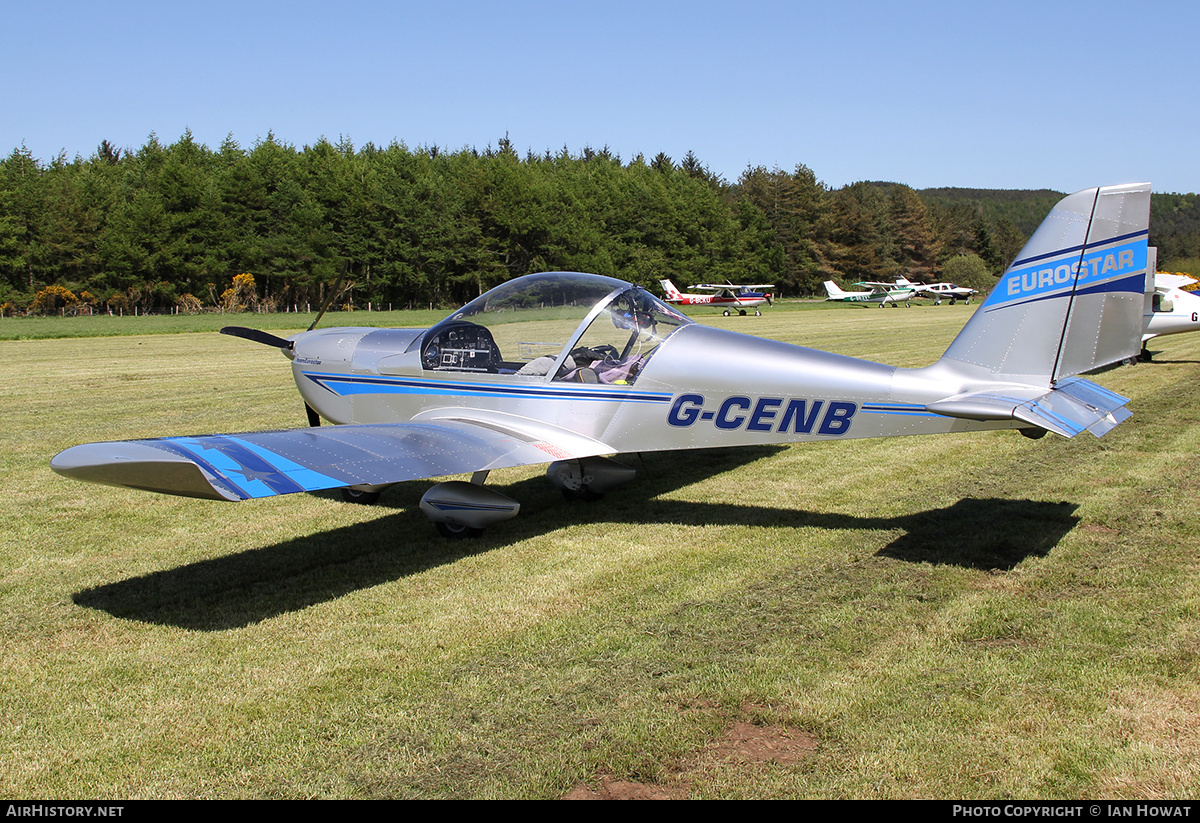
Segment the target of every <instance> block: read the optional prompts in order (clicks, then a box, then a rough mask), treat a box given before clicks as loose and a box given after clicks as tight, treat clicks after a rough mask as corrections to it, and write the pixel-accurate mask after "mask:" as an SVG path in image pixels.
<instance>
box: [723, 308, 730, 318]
mask: <svg viewBox="0 0 1200 823" xmlns="http://www.w3.org/2000/svg"><path fill="white" fill-rule="evenodd" d="M722 314H724V315H725V316H726V317H728V316H729V309H726V310H725V311H723V312H722Z"/></svg>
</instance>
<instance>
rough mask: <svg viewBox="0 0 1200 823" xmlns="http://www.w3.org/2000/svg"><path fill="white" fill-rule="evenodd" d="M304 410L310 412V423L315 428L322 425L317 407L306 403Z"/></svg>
mask: <svg viewBox="0 0 1200 823" xmlns="http://www.w3.org/2000/svg"><path fill="white" fill-rule="evenodd" d="M304 411H305V412H306V413H307V414H308V425H310V426H312V427H313V428H314V429H315V428H316V427H317V426H319V425H321V415H319V414H317V412H316V409H314V408H313V407H312V406H310V405H308V404H307V403H305V404H304Z"/></svg>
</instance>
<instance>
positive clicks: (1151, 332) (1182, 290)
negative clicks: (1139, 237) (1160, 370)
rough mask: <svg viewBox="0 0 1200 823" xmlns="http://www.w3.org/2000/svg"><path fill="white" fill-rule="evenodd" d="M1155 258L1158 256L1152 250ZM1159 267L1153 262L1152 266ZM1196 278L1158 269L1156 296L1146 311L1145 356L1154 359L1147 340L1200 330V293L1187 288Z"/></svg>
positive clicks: (1147, 358)
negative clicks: (1147, 346) (1147, 345)
mask: <svg viewBox="0 0 1200 823" xmlns="http://www.w3.org/2000/svg"><path fill="white" fill-rule="evenodd" d="M1150 257H1151V261H1153V260H1154V258H1155V257H1156V255H1155V250H1154V249H1151V250H1150ZM1154 268H1155V267H1154V266H1151V270H1153V269H1154ZM1195 282H1196V278H1194V277H1188V276H1187V275H1185V274H1167V273H1165V272H1157V273H1155V275H1154V296H1153V298H1152V299H1151V302H1150V305H1149V306H1148V307H1147V310H1146V314H1145V327H1144V329H1143V334H1142V353H1141V359H1142V360H1149V359H1151V355H1150V351H1149V349H1147V348H1146V344H1147V343H1148V342H1150V341H1151V340H1152V339H1154V338H1155V337H1159V336H1161V335H1165V334H1182V333H1183V332H1188V331H1200V294H1196V293H1195V292H1192V291H1187V287H1188V286H1190V285H1192V284H1193V283H1195Z"/></svg>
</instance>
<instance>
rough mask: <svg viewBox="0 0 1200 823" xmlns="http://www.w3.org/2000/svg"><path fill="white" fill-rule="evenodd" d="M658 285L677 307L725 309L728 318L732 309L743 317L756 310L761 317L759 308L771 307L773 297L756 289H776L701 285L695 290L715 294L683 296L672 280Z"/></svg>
mask: <svg viewBox="0 0 1200 823" xmlns="http://www.w3.org/2000/svg"><path fill="white" fill-rule="evenodd" d="M658 285H660V286H662V290H663V294H665V295H666V302H668V303H671V304H673V305H676V306H716V307H717V308H721V309H724V312H723V313H724V315H725V316H726V317H728V316H729V313H730V309H733V310H735V311H737V313H738V314H740V315H742V316H743V317H744V316H745V315H746V309H754V316H755V317H758V316H760V315H761V314H762V310H761V309H759V306H761V305H763V304H764V303H766V304H767V305H770V304H771V299H772V296H773V295H772V294H771V293H770V292H766V291H754V289H773V288H775V284H774V283H755V284H754V285H750V286H735V285H734V284H732V283H726V284H724V285H721V284H719V283H701V284H700V285H698V286H693V288H696V289H704V290H705V291H711V292H713V294H683V293H681V292H680V291H679V289H677V288H675V284H674V283H672V282H671V281H670V280H659V281H658Z"/></svg>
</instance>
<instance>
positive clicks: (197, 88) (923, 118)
mask: <svg viewBox="0 0 1200 823" xmlns="http://www.w3.org/2000/svg"><path fill="white" fill-rule="evenodd" d="M1198 34H1200V3H1196V2H1195V0H1190V2H1175V1H1174V0H1170V1H1169V2H1152V1H1151V2H1142V3H1136V4H1135V3H1133V2H1124V3H1117V2H1109V1H1108V0H1092V2H1076V1H1075V0H1062V2H1056V1H1055V0H1038V1H1037V2H1026V0H1005V2H989V3H979V2H973V1H972V0H957V1H956V2H924V3H922V2H915V1H914V2H865V0H861V1H860V0H838V1H837V2H823V3H816V2H804V1H802V0H796V1H795V2H765V1H761V0H739V1H738V2H727V3H718V2H705V0H694V1H693V2H656V1H655V0H640V1H639V2H623V1H621V2H602V1H597V2H586V3H585V2H569V1H568V0H561V1H560V2H550V1H549V0H510V1H509V2H505V0H495V2H475V1H474V0H440V2H430V1H429V0H424V1H423V2H407V0H404V1H403V2H363V1H361V0H341V1H340V2H330V1H329V0H327V2H323V3H315V2H308V1H307V0H293V2H286V3H283V2H255V0H243V2H227V1H226V0H213V1H212V2H203V3H187V4H185V3H176V2H122V0H112V2H106V3H100V2H67V1H66V0H41V1H40V2H28V0H21V2H16V0H0V78H2V79H0V101H2V105H0V152H3V153H4V154H8V153H9V152H11V151H12V150H13V149H15V148H18V147H20V146H22V145H24V146H26V147H27V148H28V149H29V150H30V151H31V152H32V153H33V155H34V156H35V157H37V158H38V159H40V160H42V161H44V162H48V161H49V160H51V159H53V158H54V157H55V156H56V155H58V154H59V152H60V151H65V152H66V155H67V157H68V158H73V157H74V156H75V155H77V154H78V155H82V156H84V157H87V156H89V155H91V154H92V153H93V152H94V151H95V149H96V146H97V145H98V144H99V143H100V141H101V140H102V139H107V140H109V141H110V142H112V143H115V144H117V145H118V146H120V147H132V148H137V147H140V146H141V145H143V144H144V143H145V142H146V139H147V137H148V136H149V135H150V133H152V132H153V133H155V134H157V136H158V138H159V139H160V140H161V141H163V142H165V143H169V142H173V141H174V140H176V139H177V138H178V137H179V136H180V135H182V134H183V133H184V131H185V130H187V129H190V130H191V132H192V134H193V136H194V137H195V139H197V140H198V141H200V142H203V143H206V144H207V145H209V146H211V147H214V148H215V147H216V146H218V145H219V144H220V143H221V141H222V140H223V139H224V138H225V137H226V136H227V135H232V136H233V138H234V139H235V140H237V141H238V142H239V143H240V144H241V145H242V146H243V147H244V148H250V147H251V146H253V144H254V143H255V142H256V141H257V140H259V139H262V138H263V137H265V136H266V135H267V134H268V132H273V133H274V134H275V136H276V137H277V138H278V139H280V140H282V141H284V142H288V143H292V144H295V145H297V146H303V145H306V144H310V143H313V142H315V141H316V140H318V139H319V138H321V137H322V136H324V137H328V138H329V139H330V140H333V141H336V140H338V139H339V138H340V137H343V136H344V137H347V138H349V139H350V140H352V141H353V143H354V144H355V145H360V146H361V145H362V144H364V143H366V142H368V141H369V142H374V143H376V144H380V145H386V144H388V143H390V142H392V141H393V140H397V141H402V142H404V143H406V144H407V145H408V146H410V147H417V146H422V145H437V146H440V147H442V148H447V149H452V150H453V149H458V148H462V147H470V146H474V147H476V148H480V149H482V148H485V147H487V146H488V145H493V146H494V145H495V144H496V142H497V141H498V140H499V139H500V138H502V137H504V136H505V135H506V134H507V135H508V136H509V138H510V139H511V140H512V142H513V144H514V146H515V147H516V148H517V150H518V151H519V152H521V153H524V152H525V151H527V150H532V151H534V152H536V153H542V152H545V151H546V150H550V151H553V152H556V151H558V150H560V149H561V148H563V147H564V146H566V147H567V148H568V149H569V150H570V151H571V152H573V153H578V152H579V151H580V150H582V149H583V148H584V147H585V146H591V147H594V148H600V147H603V146H608V147H609V149H610V150H611V151H613V152H614V153H616V154H618V155H619V156H620V157H621V158H622V159H624V160H630V159H632V158H633V157H635V156H636V155H638V154H644V155H645V156H646V157H647V158H650V157H653V156H654V155H655V154H657V153H658V152H665V153H666V154H668V155H670V156H671V157H673V158H674V159H676V160H679V159H680V158H682V157H683V156H684V154H686V153H687V152H688V151H689V150H690V151H693V152H694V153H695V154H696V156H697V157H698V158H699V159H700V160H701V162H703V163H704V164H705V165H707V166H708V167H709V168H710V169H711V170H712V171H714V172H715V173H717V174H719V175H721V176H722V177H724V178H725V179H726V180H729V181H731V182H732V181H735V180H736V179H737V177H738V175H740V174H741V172H742V171H743V170H745V169H746V168H747V166H759V165H761V166H766V167H768V168H772V167H776V166H778V167H780V168H782V169H785V170H789V171H790V170H791V169H793V168H794V167H795V166H796V165H797V164H804V165H806V166H808V167H809V168H811V169H812V170H813V172H814V173H815V174H816V176H817V178H818V179H819V180H821V181H823V182H824V183H826V184H827V185H829V186H833V187H838V186H842V185H845V184H847V183H851V182H854V181H857V180H892V181H897V182H901V183H906V184H908V185H911V186H914V187H916V188H925V187H932V186H965V187H980V188H1017V189H1032V188H1051V189H1057V190H1060V191H1074V190H1077V189H1081V188H1086V187H1089V186H1094V185H1103V184H1110V183H1124V182H1140V181H1145V180H1149V181H1151V182H1152V183H1153V184H1154V189H1155V191H1180V192H1200V161H1198V159H1197V135H1198V134H1200V128H1198V127H1200V105H1198V103H1200V91H1198V87H1197V83H1196V72H1195V64H1196V44H1197V36H1198Z"/></svg>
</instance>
